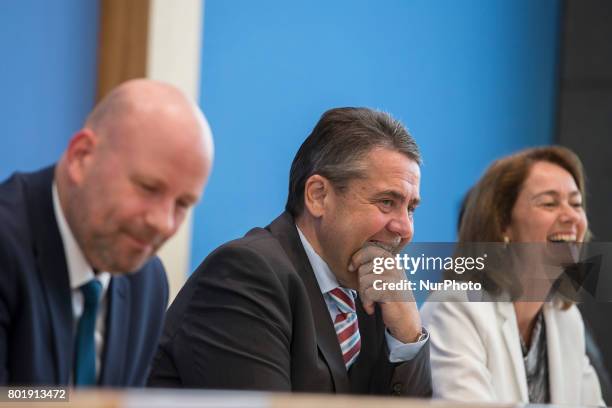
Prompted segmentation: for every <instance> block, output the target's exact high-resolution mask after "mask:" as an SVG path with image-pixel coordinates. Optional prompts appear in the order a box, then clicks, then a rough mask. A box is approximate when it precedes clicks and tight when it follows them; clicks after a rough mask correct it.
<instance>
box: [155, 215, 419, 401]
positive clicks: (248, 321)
mask: <svg viewBox="0 0 612 408" xmlns="http://www.w3.org/2000/svg"><path fill="white" fill-rule="evenodd" d="M357 304H358V310H357V313H358V319H359V330H360V333H361V342H362V343H361V344H362V346H361V352H360V354H359V357H358V359H357V361H356V362H355V363H354V364H353V365H352V366H351V369H350V370H349V372H348V373H347V371H346V369H345V366H344V362H343V360H342V354H341V351H340V346H339V344H338V340H337V338H336V332H335V331H334V327H333V324H332V321H331V318H330V316H329V312H328V310H327V306H326V304H325V300H324V298H323V295H322V294H321V291H320V289H319V286H318V284H317V281H316V278H315V275H314V272H313V270H312V267H311V265H310V262H309V261H308V258H307V256H306V253H305V252H304V248H303V246H302V244H301V241H300V239H299V236H298V233H297V230H296V228H295V225H294V221H293V218H292V217H291V216H290V215H289V214H287V213H285V214H283V215H281V216H280V217H279V218H277V219H276V220H275V221H274V222H273V223H272V224H271V225H269V226H268V227H266V228H265V229H261V228H256V229H253V230H252V231H250V232H249V233H248V234H247V235H246V236H245V237H244V238H242V239H239V240H236V241H232V242H229V243H227V244H225V245H223V246H221V247H220V248H218V249H217V250H216V251H214V252H213V253H212V254H211V255H210V256H209V257H208V258H207V259H206V260H205V261H204V262H203V263H202V265H200V267H199V268H198V269H197V270H196V271H195V272H194V273H193V275H192V276H191V277H190V279H189V280H188V281H187V283H186V284H185V286H184V287H183V289H182V290H181V292H180V293H179V295H178V297H177V298H176V300H175V301H174V303H173V304H172V306H171V307H170V309H169V310H168V315H167V319H166V325H165V328H164V332H163V334H162V339H161V341H160V347H159V349H158V351H157V354H156V356H155V358H154V361H153V365H152V368H151V375H150V377H149V385H152V386H163V387H202V388H218V389H227V388H230V389H251V390H275V391H276V390H277V391H299V392H337V393H373V394H401V395H412V396H423V397H425V396H430V395H431V372H430V366H429V344H426V345H425V346H424V347H423V348H422V349H421V351H420V352H419V354H418V355H417V356H416V357H415V358H414V359H413V360H411V361H409V362H404V363H401V364H393V363H390V362H389V360H388V350H387V345H386V340H385V336H384V330H385V327H384V325H383V321H382V317H381V313H380V309H378V308H377V310H376V313H375V314H374V315H372V316H369V315H367V314H366V313H365V312H364V310H363V308H362V307H361V302H357Z"/></svg>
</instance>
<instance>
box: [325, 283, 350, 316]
mask: <svg viewBox="0 0 612 408" xmlns="http://www.w3.org/2000/svg"><path fill="white" fill-rule="evenodd" d="M328 293H329V296H330V297H331V298H332V300H333V301H334V303H335V304H336V307H338V310H339V311H340V313H355V300H354V299H353V293H352V291H351V290H350V289H345V288H342V287H340V286H338V287H337V288H334V289H332V290H330V291H329V292H328Z"/></svg>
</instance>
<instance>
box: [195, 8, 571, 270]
mask: <svg viewBox="0 0 612 408" xmlns="http://www.w3.org/2000/svg"><path fill="white" fill-rule="evenodd" d="M559 12H560V4H559V2H558V1H556V0H538V1H532V0H506V1H502V0H467V1H455V0H446V1H442V0H438V1H409V0H385V1H373V0H372V1H365V0H360V1H359V0H336V1H322V0H312V1H307V2H306V1H302V2H287V1H282V0H263V1H250V0H206V2H205V13H204V43H203V54H202V85H201V86H202V88H201V104H202V106H203V109H204V111H205V113H206V115H207V116H208V119H209V121H210V123H211V126H212V129H213V133H214V136H215V142H216V147H217V155H216V161H215V167H214V170H213V174H212V177H211V180H210V184H209V187H208V189H207V192H206V196H205V198H204V201H203V202H202V203H201V204H200V205H199V206H198V207H197V208H196V212H195V225H194V238H193V252H192V266H193V267H195V266H197V265H198V264H199V262H201V260H202V259H203V258H204V257H205V256H206V255H207V254H208V253H209V252H210V251H211V250H212V249H214V248H215V247H216V246H218V245H219V244H221V243H223V242H225V241H227V240H230V239H233V238H237V237H239V236H241V235H242V234H244V233H245V232H246V231H247V230H248V229H249V228H250V227H252V226H256V225H259V226H263V225H266V224H267V223H268V222H269V221H271V220H272V219H273V217H275V216H276V215H277V214H279V213H280V212H281V211H282V209H283V206H284V203H285V199H286V191H287V184H288V174H289V167H290V164H291V160H292V159H293V156H294V154H295V152H296V151H297V148H298V147H299V145H300V144H301V142H302V141H303V140H304V138H305V137H306V136H307V135H308V133H309V132H310V130H311V129H312V127H313V126H314V124H315V123H316V121H317V120H318V118H319V116H320V115H321V113H322V112H323V111H325V110H326V109H329V108H332V107H336V106H369V107H375V108H379V109H383V110H386V111H388V112H390V113H392V114H393V115H394V116H395V117H397V118H399V119H401V120H402V121H403V122H404V123H405V124H406V125H407V127H408V128H409V129H410V131H411V132H412V134H413V136H414V137H415V138H416V140H417V142H418V144H419V145H420V146H421V149H422V152H423V157H424V165H423V167H422V174H423V179H422V186H421V193H422V198H423V202H422V206H421V207H420V208H419V209H418V210H417V213H416V216H415V217H416V218H415V219H416V227H415V228H416V234H415V240H417V241H421V242H426V241H452V240H454V239H455V224H456V214H457V208H458V205H459V202H460V200H461V197H462V195H463V194H464V192H465V191H466V190H467V188H468V187H469V186H470V185H472V184H473V183H474V181H475V180H476V179H477V178H478V176H479V175H480V174H481V173H482V171H483V170H484V168H485V167H486V166H487V165H488V164H489V163H490V162H491V160H493V159H494V158H496V157H498V156H500V155H503V154H507V153H509V152H512V151H514V150H516V149H519V148H522V147H526V146H530V145H538V144H547V143H550V142H551V141H552V133H553V125H554V115H555V98H556V73H557V69H556V63H557V54H558V46H559V40H558V35H559Z"/></svg>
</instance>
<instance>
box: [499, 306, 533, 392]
mask: <svg viewBox="0 0 612 408" xmlns="http://www.w3.org/2000/svg"><path fill="white" fill-rule="evenodd" d="M496 306H497V313H498V315H499V316H500V318H501V320H500V321H501V331H502V337H503V338H504V342H505V344H506V348H507V349H508V355H509V356H510V362H511V365H512V370H513V372H514V379H515V381H516V385H517V386H518V389H519V392H520V395H521V401H523V402H529V395H528V392H527V377H526V375H525V363H524V362H523V353H522V351H521V343H520V340H519V332H518V325H517V323H516V315H515V313H514V307H513V306H512V303H511V302H496Z"/></svg>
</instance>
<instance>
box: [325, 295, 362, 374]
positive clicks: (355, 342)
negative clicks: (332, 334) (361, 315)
mask: <svg viewBox="0 0 612 408" xmlns="http://www.w3.org/2000/svg"><path fill="white" fill-rule="evenodd" d="M327 293H328V294H329V296H330V297H331V299H332V300H333V301H334V303H335V304H336V306H337V307H338V314H337V315H336V319H335V321H334V328H335V329H336V335H337V336H338V342H339V343H340V349H341V350H342V357H343V358H344V365H345V366H346V369H347V370H348V369H349V367H350V366H351V364H353V363H354V362H355V360H357V356H359V350H360V349H361V338H360V336H359V325H358V323H357V313H356V312H355V301H354V300H353V295H352V294H351V292H350V291H349V290H348V289H344V288H341V287H337V288H335V289H332V290H330V291H329V292H327Z"/></svg>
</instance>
